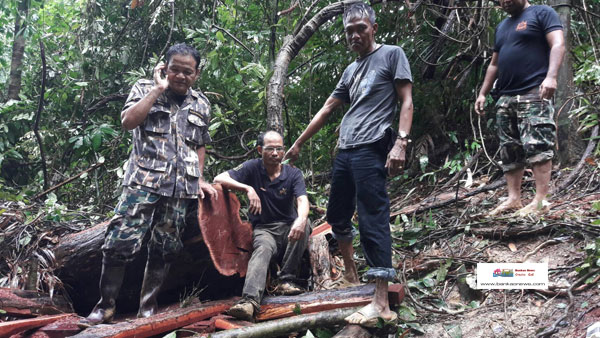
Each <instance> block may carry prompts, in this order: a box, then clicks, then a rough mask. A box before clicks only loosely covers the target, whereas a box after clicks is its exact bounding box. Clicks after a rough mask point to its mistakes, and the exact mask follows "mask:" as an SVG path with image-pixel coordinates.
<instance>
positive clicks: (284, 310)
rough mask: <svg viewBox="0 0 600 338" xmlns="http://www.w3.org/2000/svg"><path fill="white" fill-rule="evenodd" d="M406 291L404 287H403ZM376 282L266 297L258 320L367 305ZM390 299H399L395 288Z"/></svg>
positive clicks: (391, 289) (257, 317)
mask: <svg viewBox="0 0 600 338" xmlns="http://www.w3.org/2000/svg"><path fill="white" fill-rule="evenodd" d="M401 290H402V292H404V290H403V289H401ZM374 292H375V284H366V285H360V286H355V287H351V288H346V289H337V290H325V291H317V292H307V293H303V294H301V295H298V296H283V297H282V296H280V297H265V298H264V299H263V301H262V303H261V305H260V311H259V313H258V314H257V316H256V320H257V321H265V320H272V319H277V318H284V317H291V316H295V315H297V314H298V313H301V314H307V313H315V312H321V311H327V310H333V309H339V308H346V307H355V306H361V305H367V304H369V303H370V302H371V300H372V298H373V293H374ZM390 292H392V294H391V295H390V294H389V293H388V297H389V299H390V300H397V299H399V297H398V295H396V294H394V293H395V292H398V291H397V289H395V288H390Z"/></svg>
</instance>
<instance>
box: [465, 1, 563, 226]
mask: <svg viewBox="0 0 600 338" xmlns="http://www.w3.org/2000/svg"><path fill="white" fill-rule="evenodd" d="M500 5H501V6H502V8H503V9H504V10H505V11H506V12H507V13H508V14H509V15H510V17H508V18H506V19H504V20H503V21H502V22H501V23H500V24H499V25H498V27H497V28H496V38H495V40H496V41H495V45H494V53H493V54H492V60H491V62H490V65H489V67H488V69H487V71H486V74H485V79H484V80H483V85H482V87H481V90H480V91H479V96H478V97H477V100H476V101H475V110H476V111H477V113H479V114H483V113H484V107H485V102H486V95H487V94H488V93H489V92H490V90H491V88H492V85H493V83H494V80H496V78H498V81H497V84H496V87H497V89H498V92H499V93H500V95H502V96H501V97H500V99H499V100H498V102H497V103H496V124H497V127H498V135H499V138H500V157H501V160H502V169H503V171H504V175H505V177H506V182H507V186H508V198H507V199H506V201H504V202H503V203H501V204H500V205H498V206H497V207H496V208H495V209H494V210H492V212H490V216H494V215H497V214H499V213H501V212H504V211H508V210H513V209H518V211H517V213H516V215H518V216H525V215H528V214H531V213H541V212H543V211H545V210H547V209H548V208H549V203H548V202H547V201H546V195H547V194H548V190H549V184H550V174H551V171H552V157H553V156H554V151H553V149H554V134H555V132H556V126H555V124H554V120H553V115H554V108H553V107H552V104H551V102H550V99H551V98H552V96H553V95H554V92H555V90H556V87H557V81H556V77H557V74H558V69H559V67H560V64H561V62H562V59H563V55H564V52H565V47H564V37H563V31H562V25H561V22H560V19H559V17H558V15H557V14H556V12H555V11H554V10H553V9H552V8H550V7H548V6H544V5H540V6H532V5H530V4H529V2H528V1H527V0H500ZM526 163H529V164H531V166H532V169H533V174H534V178H535V189H536V193H535V197H534V198H533V200H532V201H531V202H530V203H529V204H528V205H526V206H525V207H523V206H522V204H521V180H522V178H523V172H524V167H525V164H526Z"/></svg>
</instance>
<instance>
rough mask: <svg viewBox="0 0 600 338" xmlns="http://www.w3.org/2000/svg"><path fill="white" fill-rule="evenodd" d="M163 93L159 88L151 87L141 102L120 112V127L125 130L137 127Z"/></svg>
mask: <svg viewBox="0 0 600 338" xmlns="http://www.w3.org/2000/svg"><path fill="white" fill-rule="evenodd" d="M163 92H164V90H161V89H160V88H158V87H156V86H153V87H152V89H151V90H150V91H149V92H148V93H147V94H146V96H144V97H143V98H142V99H141V100H139V101H138V102H136V103H135V104H134V105H133V106H131V107H129V108H127V109H125V110H124V111H123V112H121V125H122V126H123V128H125V129H127V130H132V129H134V128H135V127H137V126H139V125H140V123H142V122H143V121H144V120H145V119H146V117H147V116H148V112H150V108H152V106H153V105H154V103H155V102H156V100H157V99H158V97H159V96H160V95H161V94H162V93H163Z"/></svg>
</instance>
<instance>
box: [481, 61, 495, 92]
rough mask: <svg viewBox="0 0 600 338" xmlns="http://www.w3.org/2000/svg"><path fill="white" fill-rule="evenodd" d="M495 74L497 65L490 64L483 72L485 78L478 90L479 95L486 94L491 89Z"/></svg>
mask: <svg viewBox="0 0 600 338" xmlns="http://www.w3.org/2000/svg"><path fill="white" fill-rule="evenodd" d="M497 75H498V66H497V65H492V64H490V65H489V66H488V68H487V70H486V72H485V78H484V79H483V84H482V85H481V89H480V90H479V95H483V96H486V95H487V94H488V93H489V92H490V91H491V90H492V86H493V85H494V81H495V80H496V76H497Z"/></svg>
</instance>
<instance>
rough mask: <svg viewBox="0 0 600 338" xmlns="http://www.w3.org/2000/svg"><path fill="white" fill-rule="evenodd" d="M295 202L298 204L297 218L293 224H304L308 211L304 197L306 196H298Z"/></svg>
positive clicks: (306, 200) (306, 199) (308, 206)
mask: <svg viewBox="0 0 600 338" xmlns="http://www.w3.org/2000/svg"><path fill="white" fill-rule="evenodd" d="M296 202H297V204H298V206H297V211H298V217H297V218H296V220H295V221H294V224H298V223H301V224H306V221H307V220H308V212H309V211H310V203H309V202H308V197H306V195H303V196H300V197H298V198H297V199H296Z"/></svg>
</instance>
